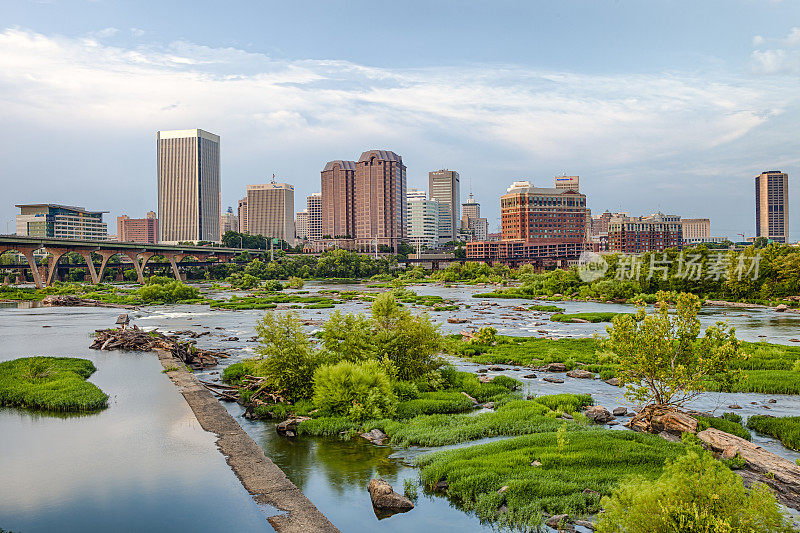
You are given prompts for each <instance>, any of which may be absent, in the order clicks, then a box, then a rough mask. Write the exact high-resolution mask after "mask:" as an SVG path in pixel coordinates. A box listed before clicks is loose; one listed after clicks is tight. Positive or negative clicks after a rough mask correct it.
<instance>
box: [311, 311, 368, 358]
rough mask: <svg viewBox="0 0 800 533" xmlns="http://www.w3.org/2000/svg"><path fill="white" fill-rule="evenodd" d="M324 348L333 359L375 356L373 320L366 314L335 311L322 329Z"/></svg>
mask: <svg viewBox="0 0 800 533" xmlns="http://www.w3.org/2000/svg"><path fill="white" fill-rule="evenodd" d="M322 348H323V349H324V350H325V351H326V352H327V353H328V354H329V355H328V357H327V358H328V359H330V360H332V361H353V362H355V361H365V360H367V359H371V358H374V356H375V343H374V339H373V337H372V322H371V321H370V320H369V318H367V317H365V316H364V315H360V314H359V315H351V314H346V315H345V314H342V313H341V312H339V311H334V312H333V313H332V314H331V316H330V318H329V319H328V321H327V322H325V326H324V328H323V330H322Z"/></svg>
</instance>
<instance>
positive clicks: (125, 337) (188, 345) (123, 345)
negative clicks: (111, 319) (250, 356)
mask: <svg viewBox="0 0 800 533" xmlns="http://www.w3.org/2000/svg"><path fill="white" fill-rule="evenodd" d="M89 347H90V348H92V349H94V350H112V349H114V350H124V351H137V352H151V351H154V350H161V351H166V352H170V353H171V354H172V355H173V357H175V358H177V359H179V360H180V361H181V362H182V363H184V364H186V365H189V366H191V367H192V368H194V369H202V368H207V367H210V366H214V365H216V364H217V363H218V362H219V359H225V358H227V357H228V354H226V353H223V352H215V351H211V350H204V349H202V348H198V347H197V346H195V345H194V342H193V341H182V340H180V339H179V338H178V337H176V336H174V335H164V334H163V333H158V332H156V331H150V332H144V331H142V330H140V329H138V328H137V329H124V330H123V329H99V330H97V331H95V338H94V341H93V342H92V344H91V346H89Z"/></svg>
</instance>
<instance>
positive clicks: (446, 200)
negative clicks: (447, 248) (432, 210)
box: [428, 169, 461, 243]
mask: <svg viewBox="0 0 800 533" xmlns="http://www.w3.org/2000/svg"><path fill="white" fill-rule="evenodd" d="M428 193H429V194H430V199H431V200H433V199H436V200H438V201H439V205H440V206H441V209H442V211H441V213H440V214H439V241H440V242H443V243H444V242H448V241H453V240H455V239H456V236H457V235H458V227H459V224H460V218H461V214H460V209H461V184H460V178H459V175H458V172H456V171H455V170H444V169H442V170H435V171H433V172H428Z"/></svg>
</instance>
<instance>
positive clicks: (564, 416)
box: [561, 413, 574, 420]
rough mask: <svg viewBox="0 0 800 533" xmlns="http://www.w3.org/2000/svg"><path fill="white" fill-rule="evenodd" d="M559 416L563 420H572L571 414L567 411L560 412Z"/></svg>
mask: <svg viewBox="0 0 800 533" xmlns="http://www.w3.org/2000/svg"><path fill="white" fill-rule="evenodd" d="M561 418H563V419H565V420H574V418H573V416H572V415H571V414H569V413H561Z"/></svg>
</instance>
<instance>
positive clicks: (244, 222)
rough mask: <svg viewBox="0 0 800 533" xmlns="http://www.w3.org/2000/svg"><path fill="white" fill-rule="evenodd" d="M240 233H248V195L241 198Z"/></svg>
mask: <svg viewBox="0 0 800 533" xmlns="http://www.w3.org/2000/svg"><path fill="white" fill-rule="evenodd" d="M239 233H247V196H245V197H244V198H242V199H241V200H239Z"/></svg>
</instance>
